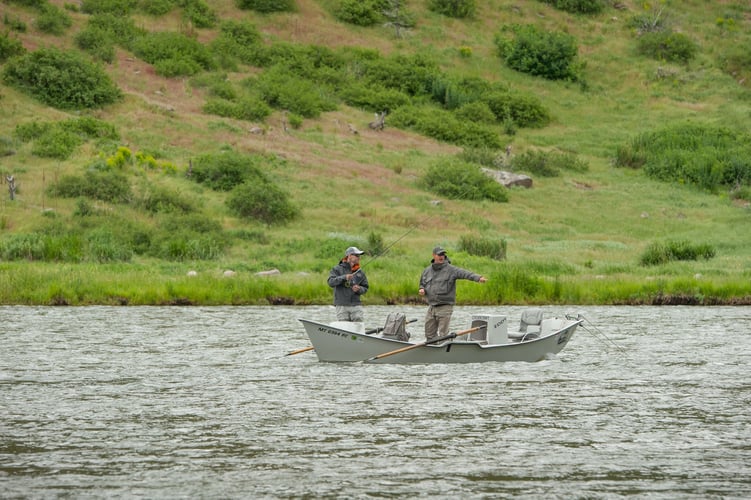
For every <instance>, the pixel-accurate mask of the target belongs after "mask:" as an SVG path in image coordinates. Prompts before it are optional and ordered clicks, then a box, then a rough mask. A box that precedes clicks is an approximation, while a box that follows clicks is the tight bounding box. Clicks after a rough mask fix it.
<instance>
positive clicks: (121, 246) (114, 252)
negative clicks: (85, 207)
mask: <svg viewBox="0 0 751 500" xmlns="http://www.w3.org/2000/svg"><path fill="white" fill-rule="evenodd" d="M84 256H85V257H84V260H87V261H91V262H99V263H102V262H128V261H130V259H131V258H132V257H133V249H132V248H131V246H130V244H129V243H128V242H127V241H124V240H123V239H122V238H121V237H120V236H118V235H116V234H115V233H114V232H113V231H111V230H110V229H108V228H107V227H97V228H94V229H92V230H91V231H89V232H87V233H86V244H85V246H84Z"/></svg>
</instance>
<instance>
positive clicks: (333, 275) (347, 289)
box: [328, 247, 368, 322]
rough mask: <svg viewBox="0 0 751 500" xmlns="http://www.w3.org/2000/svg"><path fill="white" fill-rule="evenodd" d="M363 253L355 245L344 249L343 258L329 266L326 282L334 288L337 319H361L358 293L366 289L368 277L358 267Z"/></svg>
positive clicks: (361, 293) (360, 304) (361, 312)
mask: <svg viewBox="0 0 751 500" xmlns="http://www.w3.org/2000/svg"><path fill="white" fill-rule="evenodd" d="M363 253H365V252H363V251H362V250H360V249H359V248H357V247H349V248H348V249H347V250H345V251H344V258H343V259H341V260H340V261H339V264H337V265H336V266H334V267H333V268H331V272H329V279H328V283H329V286H330V287H331V288H333V289H334V306H335V307H336V319H337V320H338V321H358V322H361V321H362V320H363V309H362V302H361V301H360V295H364V294H365V293H367V291H368V278H367V277H366V276H365V272H364V271H363V270H362V269H360V256H361V255H362V254H363Z"/></svg>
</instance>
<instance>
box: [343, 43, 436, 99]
mask: <svg viewBox="0 0 751 500" xmlns="http://www.w3.org/2000/svg"><path fill="white" fill-rule="evenodd" d="M361 55H362V56H364V57H361V58H358V59H357V60H356V61H354V62H353V65H354V66H355V69H354V76H355V77H357V78H359V79H360V81H361V82H362V83H363V84H365V85H373V86H378V87H382V88H388V89H394V90H398V91H400V92H403V93H405V94H407V95H409V96H417V95H425V94H428V93H429V92H430V89H431V86H432V83H433V81H434V80H435V79H436V78H437V76H438V75H439V74H440V70H439V68H438V65H437V64H436V62H435V61H433V60H432V59H430V58H429V57H426V56H424V55H420V54H417V55H412V56H405V55H400V54H399V55H395V56H390V57H385V58H382V57H375V58H371V56H370V55H369V54H367V53H364V54H361Z"/></svg>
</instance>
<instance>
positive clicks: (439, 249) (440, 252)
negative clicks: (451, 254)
mask: <svg viewBox="0 0 751 500" xmlns="http://www.w3.org/2000/svg"><path fill="white" fill-rule="evenodd" d="M433 254H434V255H446V250H444V249H443V247H435V248H434V249H433Z"/></svg>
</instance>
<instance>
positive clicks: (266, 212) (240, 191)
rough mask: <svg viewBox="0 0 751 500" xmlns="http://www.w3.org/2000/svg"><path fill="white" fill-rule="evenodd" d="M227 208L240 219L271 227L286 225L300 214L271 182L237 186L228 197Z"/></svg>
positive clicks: (248, 183) (286, 195) (287, 197)
mask: <svg viewBox="0 0 751 500" xmlns="http://www.w3.org/2000/svg"><path fill="white" fill-rule="evenodd" d="M227 206H228V207H229V208H230V210H232V211H233V212H234V213H235V214H237V215H238V216H240V217H243V218H245V219H251V220H258V221H261V222H263V223H265V224H269V225H271V224H284V223H286V222H289V221H290V220H292V219H294V218H296V217H297V216H298V214H299V211H298V209H297V207H295V206H294V205H293V204H292V203H291V202H290V201H289V195H288V194H287V193H286V192H285V191H283V190H282V189H281V188H279V187H278V186H276V185H275V184H272V183H271V182H258V181H250V182H246V183H244V184H241V185H239V186H237V187H236V188H234V189H233V190H232V192H231V193H230V194H229V196H228V197H227Z"/></svg>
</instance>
